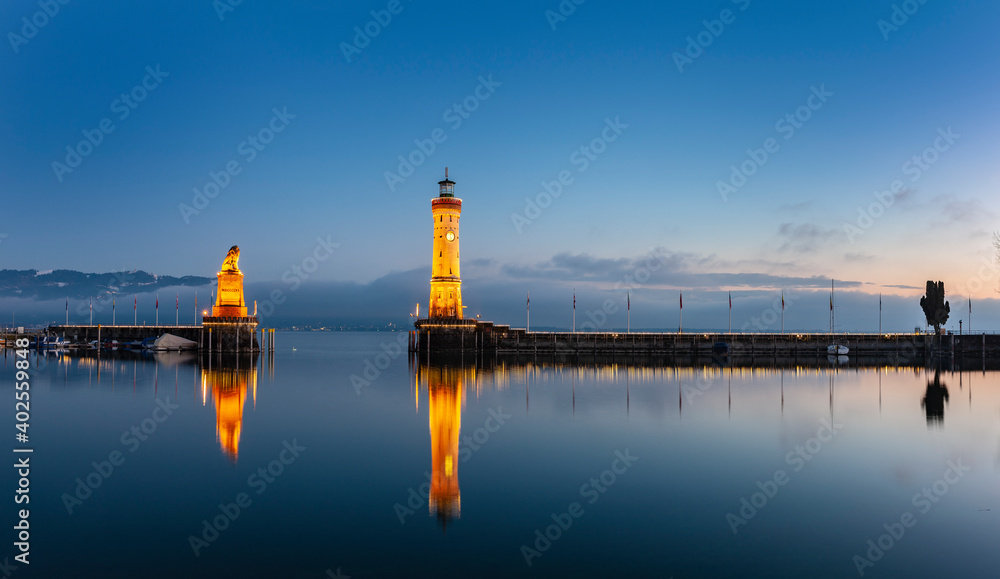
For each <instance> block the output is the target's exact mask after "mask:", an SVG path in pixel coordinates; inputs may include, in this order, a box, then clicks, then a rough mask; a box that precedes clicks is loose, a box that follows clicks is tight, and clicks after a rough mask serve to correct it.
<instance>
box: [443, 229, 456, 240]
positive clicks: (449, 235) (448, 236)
mask: <svg viewBox="0 0 1000 579" xmlns="http://www.w3.org/2000/svg"><path fill="white" fill-rule="evenodd" d="M444 238H445V239H447V240H448V241H455V232H454V231H449V232H448V233H446V234H445V235H444Z"/></svg>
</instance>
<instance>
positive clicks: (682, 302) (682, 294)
mask: <svg viewBox="0 0 1000 579" xmlns="http://www.w3.org/2000/svg"><path fill="white" fill-rule="evenodd" d="M681 309H682V310H683V309H684V292H681Z"/></svg>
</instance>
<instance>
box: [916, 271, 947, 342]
mask: <svg viewBox="0 0 1000 579" xmlns="http://www.w3.org/2000/svg"><path fill="white" fill-rule="evenodd" d="M920 307H921V308H923V310H924V316H926V317H927V323H928V324H930V325H932V326H934V333H935V334H939V333H941V326H943V325H944V324H945V323H947V322H948V314H950V313H951V306H950V305H949V304H948V302H946V301H945V299H944V282H943V281H939V282H933V281H930V280H928V281H927V291H926V292H925V293H924V297H922V298H920Z"/></svg>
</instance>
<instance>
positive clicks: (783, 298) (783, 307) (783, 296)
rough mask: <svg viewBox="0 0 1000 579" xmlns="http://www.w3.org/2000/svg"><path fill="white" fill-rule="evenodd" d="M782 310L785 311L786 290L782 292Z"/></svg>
mask: <svg viewBox="0 0 1000 579" xmlns="http://www.w3.org/2000/svg"><path fill="white" fill-rule="evenodd" d="M781 311H785V292H781Z"/></svg>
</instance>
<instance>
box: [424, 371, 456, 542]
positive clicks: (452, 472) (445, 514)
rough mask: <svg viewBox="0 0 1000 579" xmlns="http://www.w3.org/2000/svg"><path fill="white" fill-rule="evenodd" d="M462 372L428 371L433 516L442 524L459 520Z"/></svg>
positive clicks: (431, 508)
mask: <svg viewBox="0 0 1000 579" xmlns="http://www.w3.org/2000/svg"><path fill="white" fill-rule="evenodd" d="M464 392H465V390H464V388H463V385H462V370H461V369H460V368H447V367H430V368H428V369H427V398H428V411H427V414H428V417H429V422H430V431H431V493H430V503H429V506H430V514H432V515H437V517H438V518H439V519H441V520H442V521H443V522H447V521H448V520H449V519H453V518H456V517H460V516H461V514H462V496H461V491H460V489H459V486H458V459H459V454H458V435H459V433H460V431H461V429H462V397H463V395H464Z"/></svg>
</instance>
